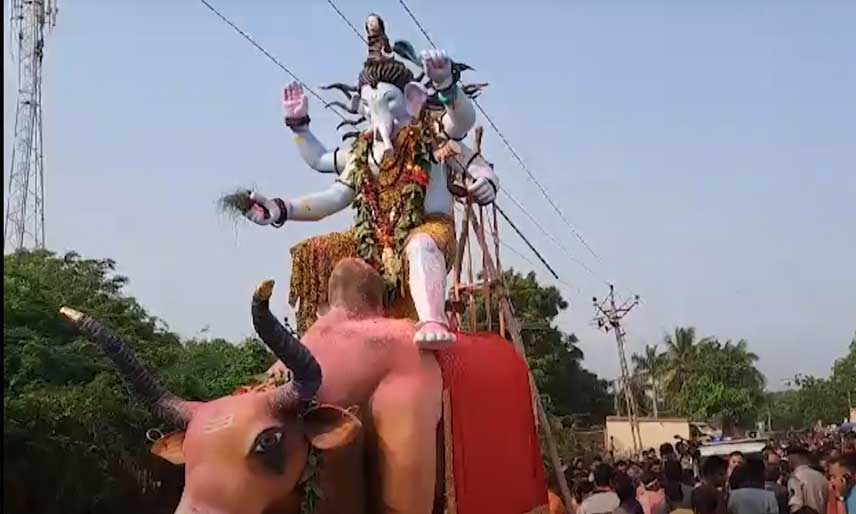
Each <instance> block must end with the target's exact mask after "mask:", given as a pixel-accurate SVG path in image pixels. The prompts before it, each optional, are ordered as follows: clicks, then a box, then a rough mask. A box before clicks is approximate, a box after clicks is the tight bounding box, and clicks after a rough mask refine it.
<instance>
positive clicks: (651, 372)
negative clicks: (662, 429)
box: [630, 345, 666, 415]
mask: <svg viewBox="0 0 856 514" xmlns="http://www.w3.org/2000/svg"><path fill="white" fill-rule="evenodd" d="M630 360H631V361H632V362H633V374H634V375H635V376H636V377H638V378H637V380H638V381H639V382H640V384H641V385H642V389H643V395H642V396H643V397H645V396H646V394H647V397H648V398H650V400H651V409H650V411H651V412H652V413H653V414H655V415H656V414H658V413H659V410H660V404H659V402H660V384H661V382H662V379H663V378H662V377H663V371H664V367H665V364H666V356H665V354H662V353H659V352H658V351H657V346H656V345H654V346H651V345H645V349H644V351H643V353H641V354H635V353H634V354H633V355H632V356H631V358H630Z"/></svg>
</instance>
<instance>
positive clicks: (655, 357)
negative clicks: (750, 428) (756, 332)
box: [633, 327, 765, 430]
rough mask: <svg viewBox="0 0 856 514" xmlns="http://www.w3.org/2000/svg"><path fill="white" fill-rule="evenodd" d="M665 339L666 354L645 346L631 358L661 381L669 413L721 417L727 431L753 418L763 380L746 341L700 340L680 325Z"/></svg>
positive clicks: (638, 369)
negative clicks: (641, 351)
mask: <svg viewBox="0 0 856 514" xmlns="http://www.w3.org/2000/svg"><path fill="white" fill-rule="evenodd" d="M663 343H664V346H665V351H664V352H663V353H657V351H656V350H655V349H654V348H652V347H646V349H645V353H644V354H642V355H634V356H633V362H634V365H635V371H636V373H637V374H639V375H643V376H645V377H648V378H650V379H652V381H653V382H654V383H661V384H663V396H664V399H665V401H666V404H667V405H668V408H669V410H670V411H671V412H674V413H675V414H678V415H681V416H686V417H690V418H693V419H716V420H720V421H721V422H722V423H723V428H724V429H726V430H728V429H729V428H731V427H732V426H733V425H734V424H735V423H738V422H742V424H748V423H749V422H751V421H753V419H754V417H755V415H756V414H757V409H758V406H759V405H761V404H762V402H763V391H764V386H765V380H764V376H763V375H762V374H761V372H760V371H758V369H757V367H756V366H755V365H756V363H757V361H758V356H757V355H755V354H754V353H752V352H750V351H749V348H748V343H747V342H746V341H745V340H740V341H738V342H737V343H734V342H732V341H725V342H724V343H723V342H720V341H719V340H718V339H716V338H713V337H705V338H702V339H697V338H696V333H695V329H694V328H692V327H678V328H676V329H675V331H674V333H673V334H667V335H666V336H665V337H664V340H663Z"/></svg>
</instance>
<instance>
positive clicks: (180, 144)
mask: <svg viewBox="0 0 856 514" xmlns="http://www.w3.org/2000/svg"><path fill="white" fill-rule="evenodd" d="M338 3H339V4H340V7H341V8H342V10H343V11H344V12H345V14H346V15H347V16H348V17H349V18H350V19H351V20H352V21H353V22H354V23H355V24H357V25H358V26H362V20H363V18H364V17H365V15H366V14H368V13H369V12H371V11H376V12H378V13H380V14H381V15H382V16H383V17H384V19H385V20H386V23H387V28H388V32H389V34H390V36H391V37H392V38H406V39H409V40H410V41H411V42H412V43H413V44H414V45H415V46H416V47H417V48H419V49H421V48H424V47H426V45H427V42H426V41H425V40H424V39H423V38H422V37H421V35H420V33H419V32H418V30H417V29H416V27H415V26H414V25H413V23H412V22H411V21H410V20H409V19H408V18H407V17H406V14H405V13H404V11H403V10H402V9H401V7H400V5H399V3H398V2H397V1H395V0H376V1H375V2H371V3H370V2H365V1H362V0H360V1H356V0H352V1H348V2H345V1H340V2H338ZM215 5H217V6H218V7H219V8H220V9H221V10H222V11H223V12H224V13H225V14H226V15H227V16H229V17H231V18H232V19H233V20H234V21H235V22H236V23H238V24H239V25H241V26H242V27H244V28H245V29H246V30H247V31H248V32H250V33H251V34H253V35H254V36H255V37H256V38H257V39H258V40H259V41H260V42H261V43H262V44H263V45H264V46H266V47H267V48H268V49H269V50H270V51H272V52H273V53H274V54H275V55H277V56H278V57H279V58H280V59H281V60H282V61H283V62H284V63H285V64H286V65H287V66H289V67H290V68H291V69H292V70H293V71H294V72H295V73H297V74H298V75H299V76H300V77H301V78H302V79H303V80H304V81H306V82H307V83H309V84H310V85H318V84H322V83H325V82H332V81H345V82H349V81H353V80H354V79H355V77H356V74H357V72H358V70H359V66H360V62H361V59H362V58H363V56H364V48H363V47H362V44H361V43H360V42H359V41H358V40H357V38H356V36H355V35H354V34H353V33H352V32H351V31H350V29H349V28H348V27H347V26H346V25H345V24H344V23H343V22H342V21H341V20H340V19H339V18H338V17H337V15H336V14H335V13H334V12H333V11H332V9H331V8H330V7H329V5H327V3H326V2H325V1H323V0H292V1H288V2H282V1H250V0H247V1H242V2H236V1H227V0H220V1H218V2H216V3H215ZM409 5H410V7H411V8H412V9H413V10H414V11H415V12H416V14H417V16H419V18H420V20H421V21H422V22H423V23H424V24H425V25H426V27H427V29H428V31H429V33H430V34H431V36H432V38H433V39H434V40H435V41H436V42H437V43H438V45H439V46H440V47H442V48H444V49H446V50H447V51H449V52H450V54H451V55H452V56H453V57H455V58H456V59H458V60H461V61H464V62H466V63H468V64H470V65H472V66H473V67H475V68H476V69H477V70H478V71H477V72H475V73H471V74H470V75H469V76H468V78H469V79H470V80H473V81H486V82H490V83H491V87H490V88H489V89H488V90H487V91H486V92H485V93H484V95H483V96H482V104H483V105H484V107H485V108H486V109H487V110H488V112H489V113H490V114H491V115H492V117H493V118H494V119H495V120H496V122H497V123H498V124H499V126H500V128H501V129H502V130H503V131H504V132H505V133H506V135H507V136H508V138H509V139H510V140H511V142H512V144H514V145H515V146H516V147H517V150H518V151H519V153H520V154H521V155H522V156H523V158H524V160H526V162H527V163H528V164H529V167H530V168H531V169H532V170H533V172H534V173H535V175H536V176H537V177H538V179H539V180H540V181H541V182H542V183H543V184H544V186H545V187H546V188H547V189H548V190H549V191H550V192H551V194H552V196H553V197H554V198H555V199H556V200H557V202H558V203H559V204H560V205H561V208H562V209H563V210H564V212H565V213H566V214H567V216H568V218H569V219H570V220H571V222H572V223H574V225H575V227H576V228H577V229H578V230H579V231H580V232H581V233H582V235H583V237H585V238H586V240H587V241H588V242H589V243H590V244H591V245H592V246H593V247H594V248H595V250H596V251H597V253H598V254H599V255H600V259H596V258H594V257H592V256H591V255H590V254H588V253H587V251H586V250H585V249H584V248H583V247H582V246H581V245H580V244H579V242H578V241H577V240H576V239H575V237H574V236H573V235H572V234H571V233H570V231H569V230H568V229H567V227H565V226H564V225H563V224H562V222H561V220H560V219H559V218H558V216H557V215H556V214H555V212H553V211H552V210H551V209H550V207H549V206H548V205H547V204H546V202H545V201H544V200H543V198H541V197H540V196H539V192H538V189H537V187H536V186H535V185H534V184H533V183H532V182H531V181H529V179H528V178H527V176H526V174H525V173H524V172H523V171H522V170H521V169H520V168H519V166H517V164H516V163H515V161H514V160H513V159H512V158H511V156H510V154H509V153H508V152H507V151H506V149H505V148H504V147H503V146H502V145H501V143H500V142H499V139H498V138H497V137H496V136H495V135H494V134H493V133H492V131H491V130H490V129H489V128H487V129H486V139H485V144H486V149H487V150H486V152H487V153H488V156H489V158H490V159H491V160H492V161H493V162H494V163H495V164H496V170H497V173H498V174H499V175H500V177H501V181H502V185H503V187H505V188H507V189H508V190H510V191H511V192H512V194H513V195H514V196H515V197H517V198H519V199H521V200H522V201H523V203H524V205H525V206H526V207H527V209H528V210H530V212H531V213H532V214H533V215H534V216H535V217H536V218H537V219H538V220H540V221H541V222H542V223H543V224H544V226H546V227H547V228H548V230H549V231H550V232H551V233H553V234H555V236H556V237H557V238H559V239H560V240H561V242H562V244H563V246H565V247H566V248H568V249H569V250H570V252H571V254H572V255H573V256H574V257H576V258H577V259H580V260H582V261H584V262H586V264H587V265H588V266H589V267H591V268H592V269H594V270H595V272H596V275H597V277H595V276H592V275H591V274H589V273H588V272H586V271H585V270H584V269H583V268H582V267H580V266H579V265H577V264H575V263H574V262H573V261H572V260H570V259H569V258H568V253H567V252H566V251H564V250H563V249H561V248H558V247H557V246H556V245H554V244H553V243H552V242H551V241H550V239H549V238H548V237H546V236H544V235H543V234H541V233H540V232H539V231H538V229H536V228H535V227H534V226H533V225H532V224H531V223H529V222H528V220H526V218H525V216H524V215H523V214H521V213H520V212H519V211H518V210H517V209H516V208H514V206H513V205H511V204H510V203H509V202H508V201H507V200H506V201H505V205H506V209H507V210H508V211H509V213H510V214H511V215H512V216H513V217H514V218H515V219H516V221H517V222H518V224H519V225H520V226H521V227H522V228H523V229H524V231H525V232H526V233H527V234H528V235H529V236H530V237H531V239H532V240H533V241H534V242H535V244H536V245H537V246H538V247H539V248H540V249H541V250H542V251H543V253H544V254H545V256H546V258H547V259H548V261H549V262H550V263H551V264H553V266H554V267H555V268H556V269H557V270H558V272H559V273H560V275H561V276H562V278H563V280H564V281H565V282H567V283H570V284H572V287H568V286H566V285H564V284H558V285H559V287H560V288H561V289H562V291H563V293H564V294H565V296H566V298H567V299H568V300H569V301H570V302H571V309H569V310H568V312H566V313H564V314H563V315H562V317H561V319H560V322H561V326H562V327H563V328H564V329H565V330H567V331H573V332H576V333H577V334H578V336H579V337H580V338H581V340H582V343H581V347H582V349H583V350H584V352H585V354H586V359H585V363H586V365H587V366H589V367H590V368H591V369H593V370H595V371H596V372H598V373H601V374H604V375H607V376H614V374H615V373H616V371H617V369H618V364H617V356H616V353H615V346H614V341H613V340H612V337H611V335H604V334H600V333H598V332H597V331H595V330H594V329H593V328H592V327H591V323H590V321H591V318H592V314H593V312H592V308H591V305H590V298H591V296H593V295H601V296H602V295H603V293H604V292H605V286H604V284H603V280H612V281H615V282H616V283H617V284H618V287H619V289H620V290H621V291H622V292H625V293H630V292H632V293H638V294H640V295H641V296H642V299H643V303H642V305H640V307H639V308H637V309H636V310H634V311H633V313H632V314H631V315H630V317H629V318H628V319H627V322H626V328H627V330H628V332H629V342H630V349H631V350H636V351H638V350H639V349H640V348H641V347H642V346H643V345H644V344H645V343H656V342H659V341H660V340H661V338H662V334H663V332H664V331H666V330H670V329H671V328H672V327H674V326H675V325H694V326H696V327H697V329H698V331H699V333H700V334H702V335H716V336H719V337H721V338H733V339H739V338H746V339H748V340H749V342H750V347H751V348H752V349H753V350H754V351H755V352H757V353H758V354H759V355H760V356H761V360H760V367H761V369H762V371H764V372H765V373H766V375H767V377H768V380H769V382H770V385H771V386H772V387H775V388H778V387H781V380H782V379H784V378H788V377H790V376H792V375H793V374H795V373H797V372H803V373H813V374H825V373H827V372H828V370H829V368H830V366H831V364H832V362H833V360H834V359H835V358H836V357H838V356H841V355H843V354H844V353H845V351H846V347H847V344H848V342H849V341H850V339H851V337H852V335H853V331H854V329H856V266H854V265H853V264H854V262H856V96H854V91H856V66H854V65H853V63H854V62H856V34H854V32H853V30H852V26H853V20H854V19H856V5H854V4H853V3H852V2H843V1H840V2H832V1H830V2H787V1H786V2H772V1H760V2H735V1H725V2H653V1H652V2H628V1H613V2H556V1H538V0H533V1H529V2H525V3H522V2H507V1H493V2H487V1H470V2H451V1H443V0H434V1H430V2H429V1H426V0H411V1H410V2H409ZM5 37H8V27H7V28H6V29H5ZM47 47H48V48H47V56H46V63H45V84H44V97H45V98H44V105H45V107H44V108H45V115H44V116H45V142H46V143H45V144H46V150H47V157H46V173H47V178H46V182H47V240H48V245H49V246H50V247H51V248H52V249H55V250H58V251H62V250H66V249H75V250H77V251H78V252H80V253H81V254H83V255H86V256H91V257H102V256H103V257H112V258H114V259H116V260H117V261H118V264H119V268H120V271H121V272H122V273H123V274H126V275H128V276H129V277H130V278H131V285H130V288H129V290H130V292H131V293H132V294H134V295H135V296H137V297H138V298H139V300H140V301H141V302H142V303H143V304H144V305H145V306H146V307H148V308H149V309H150V310H151V311H152V312H153V313H155V314H157V315H159V316H161V317H163V318H165V319H166V320H168V321H169V323H170V325H171V327H172V328H173V329H175V330H177V331H179V332H180V333H182V334H183V335H186V336H193V335H194V334H197V333H198V332H199V331H200V329H202V328H203V327H204V326H210V333H211V334H213V335H217V336H224V337H227V338H232V339H237V338H240V337H243V336H245V335H249V334H250V333H251V331H252V327H251V324H250V317H249V313H248V306H249V298H250V294H251V292H252V290H253V287H254V286H255V284H256V283H257V282H258V281H259V280H261V279H263V278H267V277H273V278H276V279H277V280H278V282H279V284H280V287H279V295H278V298H279V299H280V301H281V309H280V310H281V312H285V309H284V304H285V297H286V288H287V283H288V275H289V266H290V259H289V254H288V249H289V247H290V246H291V245H293V244H295V243H296V242H298V241H300V240H301V239H302V238H304V237H307V236H310V235H314V234H318V233H322V232H326V231H330V230H335V229H339V228H342V227H345V226H346V225H347V224H348V222H349V219H350V218H349V216H350V214H346V213H345V214H339V215H336V216H334V217H333V218H331V219H329V220H326V221H324V222H321V223H318V224H314V225H313V224H294V225H291V224H289V225H286V226H285V227H284V228H283V229H281V230H279V231H275V230H273V229H270V228H260V227H255V226H251V225H249V224H243V223H242V224H240V225H239V226H238V228H237V229H236V227H235V226H234V224H232V223H231V222H229V221H227V220H224V219H222V218H221V217H219V216H218V215H217V213H216V211H215V207H214V203H215V200H216V198H217V197H218V196H219V195H220V194H222V193H223V192H225V191H227V190H230V189H232V188H234V187H235V186H240V185H245V184H246V185H255V186H257V187H258V188H259V189H260V190H261V191H263V192H266V193H271V194H279V195H283V196H290V195H296V194H302V193H306V192H310V191H314V190H318V189H320V188H323V187H325V186H326V185H327V184H329V181H330V178H329V176H323V175H319V174H315V173H314V172H312V171H311V170H309V169H308V168H307V167H305V165H304V164H303V163H302V161H300V159H299V157H298V155H297V152H296V149H295V147H294V146H293V144H292V141H291V138H290V135H289V132H288V130H287V129H286V128H285V127H284V126H283V124H282V109H281V105H280V98H281V91H282V88H283V86H284V85H285V84H286V83H287V82H288V80H289V77H288V76H287V75H286V74H285V73H283V72H282V71H281V70H279V69H278V68H277V67H276V66H274V65H273V64H272V63H270V62H269V61H267V60H266V59H265V58H264V57H263V56H261V55H260V54H259V53H258V52H257V51H256V50H255V49H254V48H252V47H251V46H250V45H249V44H248V43H247V42H246V41H244V40H243V39H241V38H240V37H239V36H237V35H236V34H234V33H233V32H231V30H230V29H229V28H228V27H226V26H225V25H224V24H223V23H222V22H221V21H220V20H218V19H217V18H215V17H214V16H212V15H211V14H210V13H209V12H208V11H207V10H206V9H205V8H204V6H203V5H202V4H201V3H199V2H197V1H196V0H182V1H170V2H167V1H164V0H152V1H149V2H132V1H129V0H122V1H113V2H102V1H95V0H89V1H86V0H79V1H76V2H65V3H62V4H61V5H60V11H59V17H58V25H57V27H56V29H55V30H54V32H53V33H52V34H51V36H50V39H49V41H48V44H47ZM8 61H9V57H8V54H7V55H4V63H5V64H7V65H8V64H9V62H8ZM4 68H5V69H4V105H5V107H6V108H5V115H4V123H5V128H6V131H5V132H4V133H5V134H9V129H11V126H12V123H13V108H12V106H13V103H11V102H13V101H14V94H15V92H14V89H15V86H14V83H15V76H14V75H12V74H11V73H13V71H12V70H11V69H9V68H8V66H4ZM310 114H311V116H312V119H313V127H314V128H315V131H316V133H317V134H318V135H319V137H321V139H322V140H324V141H326V142H327V143H328V144H330V145H334V144H335V143H336V142H337V141H338V137H337V135H336V134H335V130H334V127H335V123H336V122H337V121H338V120H337V118H335V117H334V116H333V115H332V114H331V113H329V112H324V111H323V110H322V109H321V106H320V105H319V103H318V102H316V101H315V100H314V99H313V100H311V103H310ZM9 146H10V139H9V136H4V173H8V167H9V161H8V149H9ZM4 180H5V179H4ZM505 238H506V240H507V241H508V242H509V244H511V245H512V246H514V247H515V248H518V249H523V248H524V245H523V243H521V242H520V241H517V240H515V238H514V236H513V234H512V233H511V231H510V230H505ZM504 261H505V263H508V264H512V265H514V266H515V267H518V268H521V269H531V268H532V267H533V266H532V265H531V264H529V263H527V262H526V261H525V260H523V259H521V258H519V257H517V256H516V255H514V254H512V253H508V252H506V253H505V255H504ZM535 270H536V271H537V272H538V274H539V276H540V277H542V278H543V279H544V281H545V282H547V283H552V281H551V280H549V279H548V277H547V276H546V274H545V272H544V271H543V269H542V268H541V267H539V266H535Z"/></svg>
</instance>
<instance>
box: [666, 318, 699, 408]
mask: <svg viewBox="0 0 856 514" xmlns="http://www.w3.org/2000/svg"><path fill="white" fill-rule="evenodd" d="M702 341H704V339H703V340H702ZM663 343H664V345H665V346H666V358H665V363H664V370H663V385H664V386H665V388H666V390H668V391H669V392H672V393H674V392H677V391H679V390H680V389H681V387H682V384H684V382H685V381H686V380H687V378H688V377H689V375H690V374H691V373H692V365H693V362H694V361H695V353H696V350H697V346H696V345H697V344H698V343H699V341H697V340H696V333H695V328H694V327H677V328H675V332H674V334H667V335H666V336H665V337H664V338H663Z"/></svg>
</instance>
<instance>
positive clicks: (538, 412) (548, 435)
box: [467, 205, 572, 505]
mask: <svg viewBox="0 0 856 514" xmlns="http://www.w3.org/2000/svg"><path fill="white" fill-rule="evenodd" d="M467 209H468V210H469V209H471V207H470V206H469V205H467ZM469 218H470V224H471V225H472V227H473V232H475V235H476V238H477V239H478V243H479V246H481V247H482V249H486V248H487V241H486V240H485V237H484V232H483V231H482V230H481V226H480V225H479V222H478V221H477V220H476V219H475V216H470V217H469ZM487 266H488V268H487V269H486V270H484V271H485V275H486V276H487V277H490V278H491V279H493V278H494V277H500V278H501V275H500V274H499V272H498V271H497V269H496V268H495V267H494V265H493V262H491V261H490V260H488V261H487ZM498 296H499V304H500V309H501V310H502V311H503V312H504V313H505V315H506V322H507V323H508V328H509V332H511V342H512V343H513V344H514V348H515V350H517V353H518V354H520V356H521V357H522V358H523V361H524V362H526V367H527V368H528V367H529V361H528V360H527V358H526V349H525V348H524V346H523V336H522V334H521V332H520V324H519V323H518V322H517V318H516V317H515V316H514V309H513V307H512V305H511V302H510V301H509V300H508V290H507V289H506V288H505V287H503V288H502V291H501V292H500V293H499V294H498ZM529 387H530V389H531V391H532V396H533V402H532V403H533V407H534V409H535V417H536V418H535V419H540V421H541V423H540V426H541V428H542V429H543V430H544V439H546V441H547V452H548V453H549V455H550V462H551V463H552V464H553V471H554V472H555V473H556V478H557V480H558V482H559V489H560V490H561V493H562V499H563V500H564V501H565V505H571V504H572V502H571V499H572V498H571V490H570V488H569V487H568V482H567V480H565V474H564V472H563V471H562V459H561V457H560V456H559V450H558V447H557V446H556V440H555V439H554V437H553V429H552V427H551V426H550V419H549V418H548V416H547V412H546V411H545V410H544V404H543V403H542V402H541V395H540V393H539V392H538V386H537V385H536V384H535V379H534V378H533V376H532V371H531V370H530V371H529Z"/></svg>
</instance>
